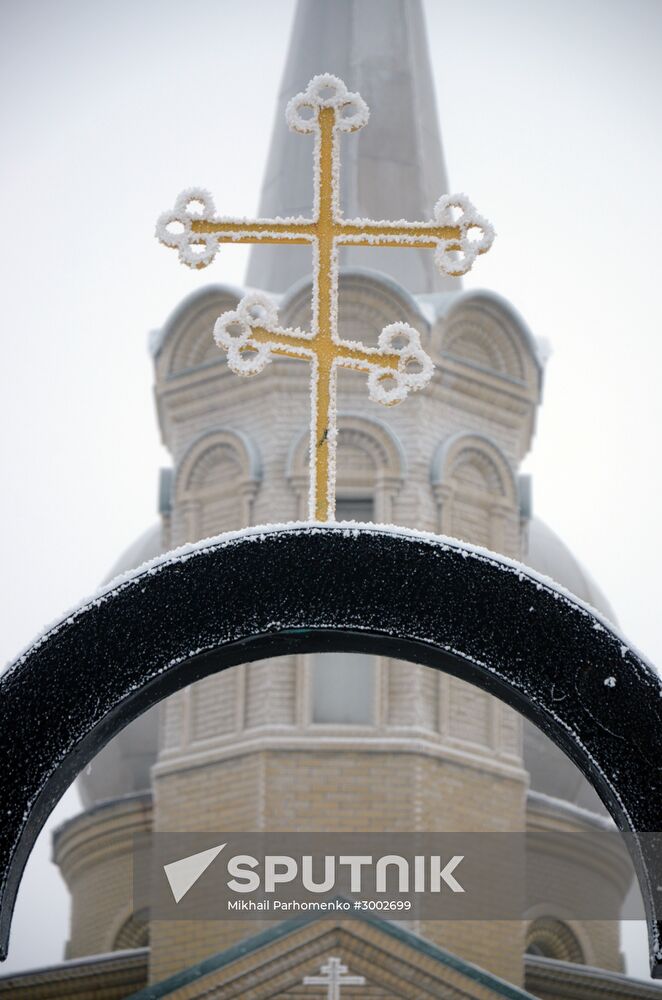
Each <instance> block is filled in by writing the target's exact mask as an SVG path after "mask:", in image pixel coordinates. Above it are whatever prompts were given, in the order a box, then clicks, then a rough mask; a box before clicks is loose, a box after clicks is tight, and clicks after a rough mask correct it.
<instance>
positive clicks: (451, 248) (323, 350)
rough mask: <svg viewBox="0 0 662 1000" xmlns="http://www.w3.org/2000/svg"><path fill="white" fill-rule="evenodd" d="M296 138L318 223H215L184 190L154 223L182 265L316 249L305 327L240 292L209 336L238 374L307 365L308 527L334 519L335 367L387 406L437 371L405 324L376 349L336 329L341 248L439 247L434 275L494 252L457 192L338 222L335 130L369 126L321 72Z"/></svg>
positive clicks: (205, 196)
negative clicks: (306, 162)
mask: <svg viewBox="0 0 662 1000" xmlns="http://www.w3.org/2000/svg"><path fill="white" fill-rule="evenodd" d="M286 117H287V122H288V125H289V126H290V128H291V129H293V130H294V131H295V132H303V133H311V134H313V135H314V136H315V156H314V198H315V202H314V208H313V217H312V218H311V219H306V218H288V219H280V218H276V219H257V220H255V221H249V220H245V219H231V218H221V217H218V216H216V214H215V209H214V204H213V201H212V198H211V195H209V193H208V192H207V191H204V190H202V189H200V188H190V189H189V190H187V191H184V192H182V194H180V196H179V197H178V198H177V201H176V202H175V207H174V210H173V211H170V212H165V213H164V214H163V215H162V216H161V217H160V218H159V220H158V222H157V227H156V234H157V236H158V238H159V239H160V240H161V242H162V243H164V244H165V245H166V246H169V247H175V248H176V249H178V251H179V257H180V260H181V261H182V262H183V263H184V264H187V265H188V266H189V267H195V268H201V267H206V266H207V265H208V264H210V263H211V261H212V260H213V259H214V257H215V255H216V253H217V251H218V248H219V244H221V243H309V244H310V245H311V247H312V251H313V286H312V324H311V329H310V331H303V330H299V329H286V328H283V327H280V326H279V325H278V316H277V311H276V307H275V305H274V303H273V302H272V301H271V300H270V299H269V298H268V297H266V296H264V295H261V294H259V293H251V294H249V295H246V296H244V298H243V299H242V300H241V302H240V303H239V304H238V306H237V308H236V309H235V310H232V311H231V312H226V313H223V315H222V316H219V318H218V320H217V321H216V324H215V327H214V338H215V340H216V342H217V344H218V345H219V347H221V348H223V349H224V350H225V351H227V358H228V364H229V366H230V368H231V369H232V371H234V372H236V374H238V375H257V374H258V372H261V371H262V370H263V368H264V367H265V365H266V364H268V362H269V361H271V359H272V356H273V355H284V356H285V357H289V358H299V359H303V360H306V361H309V362H310V364H311V373H312V375H311V421H310V423H311V431H310V494H309V517H310V518H311V520H317V521H332V520H333V517H334V513H335V456H336V442H337V428H336V375H337V369H338V367H339V366H341V367H344V368H353V369H357V370H359V371H365V372H367V373H368V392H369V395H370V398H371V399H373V400H374V401H375V402H379V403H384V404H385V405H387V406H388V405H393V404H394V403H399V402H401V401H402V400H403V399H404V398H405V397H406V396H407V394H408V392H409V390H410V389H411V390H416V389H420V388H422V387H423V386H424V385H427V383H428V382H429V381H430V378H431V377H432V372H433V369H434V365H433V363H432V359H431V358H430V357H429V356H428V354H427V353H426V352H425V351H424V350H423V348H422V347H421V341H420V336H419V334H418V332H417V331H416V330H414V329H413V327H411V326H410V325H409V324H408V323H392V324H390V325H389V326H386V327H384V329H383V330H382V332H381V333H380V335H379V339H378V346H377V347H366V346H364V345H363V344H360V343H357V342H355V341H349V340H345V339H342V338H341V337H340V336H339V333H338V249H339V247H341V246H347V245H348V244H354V245H359V246H385V247H418V248H421V247H423V248H427V249H431V250H435V251H436V252H435V262H436V264H437V267H438V268H439V270H440V271H442V272H444V273H445V274H449V275H460V274H465V273H466V272H467V271H468V270H469V269H470V267H471V265H472V264H473V262H474V260H475V259H476V257H477V256H478V255H479V254H482V253H485V251H486V250H488V249H489V248H490V246H491V245H492V240H493V239H494V232H493V230H492V227H491V226H490V224H489V223H488V222H487V221H486V220H485V219H483V218H482V217H481V216H479V215H478V214H477V212H476V210H475V209H474V207H473V205H472V204H471V202H470V201H469V200H468V198H466V197H465V196H464V195H445V196H444V197H442V198H440V199H439V201H438V202H437V204H436V206H435V210H434V219H433V220H431V221H429V222H405V221H399V222H374V221H372V220H366V219H349V220H345V219H344V218H343V216H342V212H341V210H340V205H339V152H338V135H339V133H340V132H356V131H357V130H358V129H360V128H363V126H364V125H365V124H366V122H367V121H368V107H367V105H366V103H365V101H364V100H363V99H362V98H361V96H360V95H359V94H356V93H350V92H348V90H347V88H346V86H345V84H344V83H343V82H342V80H339V79H338V78H337V77H335V76H330V75H329V74H325V75H324V76H316V77H314V79H312V80H311V81H310V83H309V84H308V87H307V88H306V90H305V91H304V92H302V93H300V94H297V95H296V97H294V98H293V99H292V100H291V101H290V103H289V104H288V106H287V115H286Z"/></svg>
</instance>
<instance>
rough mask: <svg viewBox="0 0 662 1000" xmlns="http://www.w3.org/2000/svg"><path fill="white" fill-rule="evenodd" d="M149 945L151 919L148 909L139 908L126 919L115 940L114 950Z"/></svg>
mask: <svg viewBox="0 0 662 1000" xmlns="http://www.w3.org/2000/svg"><path fill="white" fill-rule="evenodd" d="M148 945H149V920H148V914H147V910H138V911H137V912H136V913H132V914H131V916H130V917H127V919H126V920H125V921H124V923H123V924H122V926H121V927H120V929H119V930H118V932H117V934H116V935H115V940H114V942H113V951H128V950H129V949H130V948H146V947H147V946H148Z"/></svg>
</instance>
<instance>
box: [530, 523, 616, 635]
mask: <svg viewBox="0 0 662 1000" xmlns="http://www.w3.org/2000/svg"><path fill="white" fill-rule="evenodd" d="M522 562H525V563H526V564H527V566H531V568H532V569H535V570H537V571H538V572H539V573H544V574H545V576H549V577H551V579H552V580H556V582H557V583H560V584H562V585H563V586H564V587H565V588H566V589H567V590H569V591H570V593H571V594H575V595H576V596H577V597H581V599H582V600H583V601H586V603H587V604H590V605H591V607H593V608H595V609H596V611H600V612H602V614H603V615H605V616H606V617H607V618H608V619H609V620H610V621H611V622H614V623H616V615H615V614H614V611H613V608H612V607H611V605H610V603H609V601H608V600H607V598H606V597H605V595H604V594H603V593H602V591H601V590H600V588H599V587H598V585H597V584H596V582H595V580H593V578H592V577H591V575H590V574H589V573H587V571H586V570H585V569H584V567H583V566H582V565H581V563H579V562H578V561H577V559H575V557H574V556H573V554H572V552H571V551H570V549H569V548H568V546H567V545H566V544H565V542H563V541H561V539H560V538H559V536H558V535H557V534H555V532H553V531H552V529H551V528H550V527H549V526H548V525H546V524H545V522H544V521H540V520H539V519H538V518H537V517H534V518H532V519H531V521H530V522H529V546H528V552H527V553H526V555H525V556H524V557H523V559H522Z"/></svg>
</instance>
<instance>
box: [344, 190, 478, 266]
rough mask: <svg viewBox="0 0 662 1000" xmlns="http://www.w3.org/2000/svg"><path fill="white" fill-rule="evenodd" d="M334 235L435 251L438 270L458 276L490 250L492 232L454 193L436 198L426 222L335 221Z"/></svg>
mask: <svg viewBox="0 0 662 1000" xmlns="http://www.w3.org/2000/svg"><path fill="white" fill-rule="evenodd" d="M334 236H335V239H336V241H337V242H338V243H341V244H348V243H354V244H359V245H360V246H381V247H418V248H420V249H428V250H435V251H436V253H435V262H436V264H437V267H438V268H439V270H440V271H442V272H444V273H445V274H449V275H451V276H458V275H461V274H466V272H467V271H468V270H469V269H470V268H471V265H472V264H473V262H474V261H475V259H476V257H478V256H479V255H480V254H483V253H486V252H487V250H489V248H490V247H491V246H492V242H493V240H494V230H493V229H492V226H491V225H490V223H489V222H488V221H487V219H484V218H483V217H482V215H479V214H478V212H477V211H476V209H475V208H474V206H473V205H472V203H471V202H470V201H469V199H468V198H467V196H466V195H463V194H454V195H444V196H443V197H441V198H440V199H439V201H438V202H437V204H436V205H435V208H434V219H432V220H430V221H429V222H406V221H405V220H401V221H398V222H384V221H382V222H373V221H370V220H362V219H349V220H347V221H344V220H343V219H335V220H334Z"/></svg>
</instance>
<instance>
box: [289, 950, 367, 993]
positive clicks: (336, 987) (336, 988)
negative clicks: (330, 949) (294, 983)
mask: <svg viewBox="0 0 662 1000" xmlns="http://www.w3.org/2000/svg"><path fill="white" fill-rule="evenodd" d="M320 972H321V973H322V975H321V976H306V977H305V978H304V980H303V985H304V986H328V990H327V994H326V1000H340V990H341V987H343V986H365V979H364V977H363V976H350V975H348V974H347V966H346V965H343V964H342V962H341V961H340V959H339V958H330V959H329V960H328V962H327V963H326V964H325V965H323V966H322V967H321V969H320Z"/></svg>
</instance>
